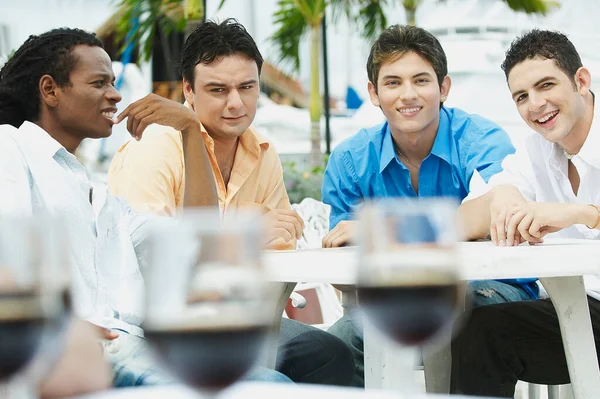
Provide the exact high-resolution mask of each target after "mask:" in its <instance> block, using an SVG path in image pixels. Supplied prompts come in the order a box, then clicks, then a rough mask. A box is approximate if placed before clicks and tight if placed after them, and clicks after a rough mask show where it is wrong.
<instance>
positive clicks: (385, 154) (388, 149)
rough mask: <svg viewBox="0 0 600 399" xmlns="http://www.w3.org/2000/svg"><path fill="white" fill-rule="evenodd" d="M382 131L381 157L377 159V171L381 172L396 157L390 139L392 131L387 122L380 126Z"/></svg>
mask: <svg viewBox="0 0 600 399" xmlns="http://www.w3.org/2000/svg"><path fill="white" fill-rule="evenodd" d="M381 130H382V131H383V142H382V143H381V157H380V160H379V173H381V172H383V171H384V169H385V168H387V166H388V165H389V164H390V162H392V160H393V159H394V158H396V149H395V148H394V142H393V141H392V131H391V130H390V126H389V124H388V123H387V122H385V123H384V124H383V126H382V127H381Z"/></svg>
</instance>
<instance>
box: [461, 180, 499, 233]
mask: <svg viewBox="0 0 600 399" xmlns="http://www.w3.org/2000/svg"><path fill="white" fill-rule="evenodd" d="M492 198H493V193H492V191H490V192H488V193H487V194H484V195H482V196H481V197H477V198H475V199H472V200H469V201H466V202H465V203H463V204H462V205H461V206H460V207H459V208H458V220H459V223H460V225H461V226H462V230H463V236H464V239H465V240H468V241H470V240H477V239H480V238H485V237H487V236H488V234H489V233H490V204H491V202H492Z"/></svg>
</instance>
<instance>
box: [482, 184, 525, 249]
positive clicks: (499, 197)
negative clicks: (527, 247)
mask: <svg viewBox="0 0 600 399" xmlns="http://www.w3.org/2000/svg"><path fill="white" fill-rule="evenodd" d="M492 195H493V197H492V201H491V203H490V238H491V239H492V242H493V243H494V244H496V245H499V246H505V245H508V246H512V245H513V244H514V245H519V244H520V243H521V242H522V237H521V236H520V235H519V234H518V232H517V234H515V233H513V234H511V235H510V236H508V235H507V234H506V232H507V228H506V226H507V224H508V221H509V220H510V218H511V217H512V216H513V215H514V214H515V213H516V212H517V209H519V207H520V206H523V205H525V204H527V201H525V198H523V195H521V192H520V191H519V190H518V189H517V188H516V187H514V186H509V185H501V186H497V187H494V188H493V191H492Z"/></svg>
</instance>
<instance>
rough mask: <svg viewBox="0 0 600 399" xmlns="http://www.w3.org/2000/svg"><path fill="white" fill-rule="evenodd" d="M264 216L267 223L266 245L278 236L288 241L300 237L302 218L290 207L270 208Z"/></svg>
mask: <svg viewBox="0 0 600 399" xmlns="http://www.w3.org/2000/svg"><path fill="white" fill-rule="evenodd" d="M264 217H265V218H266V224H267V247H269V245H270V244H271V243H273V241H275V240H277V239H280V238H283V240H284V241H285V242H290V241H292V240H294V239H296V240H298V239H300V237H302V231H303V230H304V220H302V218H301V217H300V215H298V213H297V212H295V211H292V210H291V209H272V210H270V211H269V212H267V213H266V214H265V215H264Z"/></svg>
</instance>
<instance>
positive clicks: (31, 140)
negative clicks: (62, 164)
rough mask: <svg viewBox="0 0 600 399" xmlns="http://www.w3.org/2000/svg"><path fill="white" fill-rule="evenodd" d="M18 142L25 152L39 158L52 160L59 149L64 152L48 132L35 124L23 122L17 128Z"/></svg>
mask: <svg viewBox="0 0 600 399" xmlns="http://www.w3.org/2000/svg"><path fill="white" fill-rule="evenodd" d="M18 136H19V140H20V141H21V143H22V144H24V145H25V147H26V148H27V152H30V153H32V154H35V155H37V156H39V157H44V158H53V157H54V155H55V154H56V153H57V152H58V151H59V150H61V149H63V150H65V151H66V149H65V147H63V146H62V145H61V144H60V143H59V142H58V141H56V140H55V139H54V138H53V137H52V136H50V134H49V133H48V132H46V131H45V130H44V129H42V128H41V127H39V126H38V125H36V124H35V123H32V122H29V121H25V122H23V124H22V125H21V127H19V133H18Z"/></svg>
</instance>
